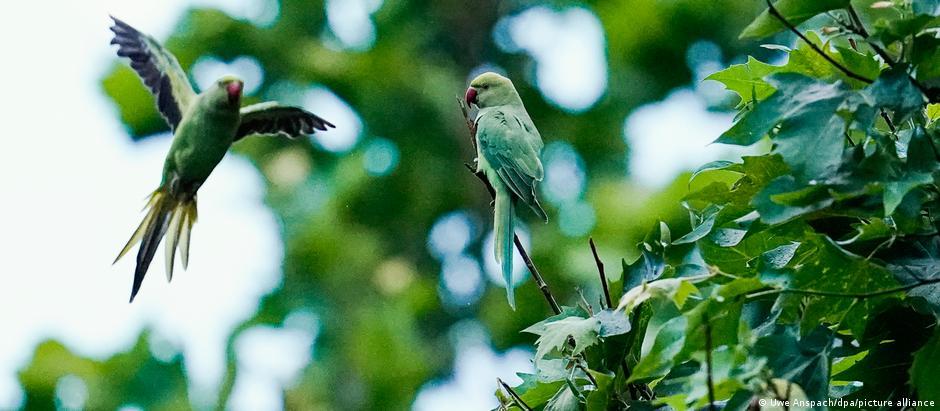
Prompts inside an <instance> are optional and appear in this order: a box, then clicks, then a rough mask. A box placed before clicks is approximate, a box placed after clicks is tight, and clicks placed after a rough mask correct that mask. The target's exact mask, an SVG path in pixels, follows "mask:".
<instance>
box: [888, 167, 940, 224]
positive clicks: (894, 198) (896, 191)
mask: <svg viewBox="0 0 940 411" xmlns="http://www.w3.org/2000/svg"><path fill="white" fill-rule="evenodd" d="M930 183H933V175H931V174H928V173H907V174H905V175H904V177H903V179H901V180H898V181H892V182H889V183H887V184H885V192H884V206H885V216H890V215H891V214H894V210H895V209H897V207H898V205H900V204H901V200H903V199H904V196H905V195H907V193H909V192H911V190H913V189H915V188H917V187H920V186H922V185H925V184H930Z"/></svg>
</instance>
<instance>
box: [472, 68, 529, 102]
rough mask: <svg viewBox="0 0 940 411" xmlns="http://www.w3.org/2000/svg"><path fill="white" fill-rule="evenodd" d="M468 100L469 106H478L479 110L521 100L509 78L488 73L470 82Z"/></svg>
mask: <svg viewBox="0 0 940 411" xmlns="http://www.w3.org/2000/svg"><path fill="white" fill-rule="evenodd" d="M466 100H467V105H470V104H476V105H477V107H479V108H486V107H493V106H501V105H505V104H511V103H514V102H516V101H518V100H519V94H518V93H516V88H515V87H513V85H512V81H510V80H509V79H508V78H506V77H503V76H501V75H499V74H496V73H493V72H487V73H483V74H480V75H479V76H477V77H476V78H475V79H473V81H471V82H470V88H468V89H467V95H466Z"/></svg>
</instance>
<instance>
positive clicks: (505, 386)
mask: <svg viewBox="0 0 940 411" xmlns="http://www.w3.org/2000/svg"><path fill="white" fill-rule="evenodd" d="M496 383H497V384H499V386H500V387H502V388H503V389H504V390H506V392H507V393H509V398H512V402H514V403H516V405H518V406H519V408H522V409H523V410H525V411H532V407H530V406H529V405H528V404H526V403H525V401H522V397H520V396H519V394H516V392H515V391H513V389H512V387H510V386H509V384H506V383H505V382H504V381H503V380H501V379H499V378H497V379H496Z"/></svg>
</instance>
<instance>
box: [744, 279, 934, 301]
mask: <svg viewBox="0 0 940 411" xmlns="http://www.w3.org/2000/svg"><path fill="white" fill-rule="evenodd" d="M937 283H940V276H937V277H934V278H929V279H926V280H923V281H918V282H916V283H913V284H908V285H903V286H899V287H894V288H889V289H887V290H881V291H873V292H870V293H840V292H836V291H818V290H800V289H797V288H773V289H769V290H764V291H758V292H756V293H752V294H748V295H747V298H749V299H751V298H756V297H763V296H765V295H773V294H782V293H790V294H804V295H815V296H820V297H841V298H857V299H860V300H862V299H866V298H874V297H881V296H883V295H889V294H894V293H901V292H905V291H910V290H913V289H915V288H918V287H923V286H925V285H931V284H937Z"/></svg>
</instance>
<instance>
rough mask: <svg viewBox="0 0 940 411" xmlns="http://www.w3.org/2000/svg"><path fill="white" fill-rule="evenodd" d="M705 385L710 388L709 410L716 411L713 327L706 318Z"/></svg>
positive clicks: (706, 317)
mask: <svg viewBox="0 0 940 411" xmlns="http://www.w3.org/2000/svg"><path fill="white" fill-rule="evenodd" d="M705 383H706V385H707V386H708V387H707V388H708V409H709V410H711V411H716V410H717V408H716V407H715V381H714V380H712V325H711V322H709V320H708V316H707V315H706V316H705Z"/></svg>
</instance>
